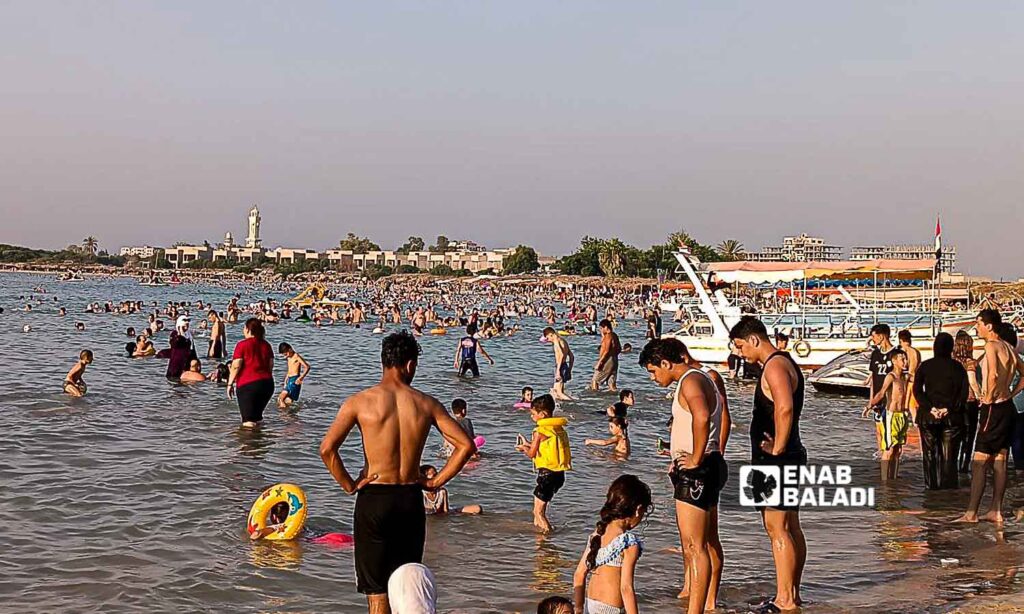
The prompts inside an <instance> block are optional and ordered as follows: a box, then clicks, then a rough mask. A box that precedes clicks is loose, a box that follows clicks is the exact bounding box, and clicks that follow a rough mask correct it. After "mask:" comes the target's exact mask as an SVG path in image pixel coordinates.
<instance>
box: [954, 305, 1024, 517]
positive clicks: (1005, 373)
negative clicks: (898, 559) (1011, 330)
mask: <svg viewBox="0 0 1024 614" xmlns="http://www.w3.org/2000/svg"><path fill="white" fill-rule="evenodd" d="M975 324H976V326H977V329H978V336H980V337H981V338H982V339H984V340H985V356H984V357H983V358H982V364H981V371H982V375H983V381H984V385H983V386H982V395H981V399H980V401H981V409H980V411H979V413H978V434H977V438H976V439H975V442H974V463H973V467H972V469H971V498H970V500H969V501H968V503H967V512H966V513H964V515H963V516H961V517H960V518H957V519H956V520H955V521H954V522H978V520H979V518H978V508H979V507H980V506H981V497H982V495H984V494H985V481H986V479H985V478H986V474H987V473H988V468H989V466H991V467H992V470H993V472H994V473H995V479H994V480H993V482H994V483H993V485H992V506H991V507H990V509H989V511H988V513H987V514H985V515H984V516H982V517H981V518H980V520H989V521H992V522H995V523H997V524H1001V523H1002V522H1003V494H1004V493H1005V492H1006V459H1007V452H1008V451H1009V448H1010V442H1011V441H1012V440H1013V433H1014V421H1015V420H1016V419H1017V409H1016V408H1015V407H1014V405H1013V397H1015V396H1017V395H1018V394H1020V392H1021V390H1024V363H1022V362H1021V360H1020V358H1018V357H1017V352H1016V349H1015V348H1013V347H1011V346H1010V344H1008V343H1006V342H1005V341H1003V340H1002V339H1001V338H1000V337H999V328H1000V327H1001V326H1002V325H1003V318H1002V316H1001V315H1000V314H999V312H998V311H996V310H995V309H982V310H981V312H980V313H979V314H978V319H977V320H976V321H975ZM1014 373H1020V375H1021V380H1020V381H1019V382H1018V383H1017V387H1016V388H1014V389H1013V390H1012V391H1011V390H1010V383H1011V382H1012V381H1013V374H1014Z"/></svg>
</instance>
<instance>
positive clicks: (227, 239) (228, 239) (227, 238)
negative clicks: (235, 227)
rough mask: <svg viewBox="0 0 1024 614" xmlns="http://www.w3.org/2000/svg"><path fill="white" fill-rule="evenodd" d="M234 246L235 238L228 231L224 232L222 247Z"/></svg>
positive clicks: (229, 247)
mask: <svg viewBox="0 0 1024 614" xmlns="http://www.w3.org/2000/svg"><path fill="white" fill-rule="evenodd" d="M234 246H235V238H234V237H232V236H231V233H230V232H226V233H224V249H231V248H233V247H234Z"/></svg>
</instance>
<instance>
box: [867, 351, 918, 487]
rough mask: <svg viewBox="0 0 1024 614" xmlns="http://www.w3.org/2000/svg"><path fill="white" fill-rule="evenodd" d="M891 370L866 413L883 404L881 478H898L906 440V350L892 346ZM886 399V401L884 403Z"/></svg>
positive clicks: (879, 424) (879, 433)
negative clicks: (895, 348)
mask: <svg viewBox="0 0 1024 614" xmlns="http://www.w3.org/2000/svg"><path fill="white" fill-rule="evenodd" d="M891 360H892V371H890V372H889V374H888V375H886V376H885V380H884V381H883V382H882V387H881V388H879V389H878V391H877V392H875V396H873V397H871V400H870V402H869V403H868V407H867V409H865V410H864V413H865V414H867V412H868V411H869V410H872V409H874V410H875V411H878V409H877V408H878V407H882V409H881V416H879V419H878V421H877V422H875V424H876V425H878V441H879V444H880V447H881V453H882V457H881V471H882V481H883V482H884V481H887V480H895V479H896V478H897V476H898V474H899V470H900V456H901V455H902V453H903V445H904V444H905V443H907V428H908V426H909V416H908V412H907V404H906V400H907V387H908V383H907V375H906V373H905V371H906V368H907V362H908V361H907V354H906V352H904V351H903V350H893V351H892V354H891ZM883 399H884V400H885V404H884V405H883V404H882V401H883Z"/></svg>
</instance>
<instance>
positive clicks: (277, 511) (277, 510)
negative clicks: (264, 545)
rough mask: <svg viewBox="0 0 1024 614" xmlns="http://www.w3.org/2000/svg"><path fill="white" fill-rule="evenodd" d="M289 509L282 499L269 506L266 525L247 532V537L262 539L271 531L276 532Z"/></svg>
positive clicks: (286, 516)
mask: <svg viewBox="0 0 1024 614" xmlns="http://www.w3.org/2000/svg"><path fill="white" fill-rule="evenodd" d="M289 510H290V508H289V507H288V504H287V503H285V502H284V501H282V502H280V503H278V504H276V505H274V506H273V507H271V508H270V518H269V519H268V522H267V526H265V527H263V528H262V529H258V530H256V531H253V532H252V533H249V539H251V540H253V541H256V540H257V539H263V538H264V537H266V536H268V535H270V534H272V533H276V532H277V530H278V529H280V528H281V525H282V524H284V521H285V520H286V519H287V518H288V512H289Z"/></svg>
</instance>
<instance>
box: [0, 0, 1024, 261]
mask: <svg viewBox="0 0 1024 614" xmlns="http://www.w3.org/2000/svg"><path fill="white" fill-rule="evenodd" d="M1022 31H1024V3H1020V2H985V3H981V4H976V3H965V2H942V1H937V0H934V1H929V2H892V1H889V2H869V1H861V2H847V3H837V2H821V1H805V2H783V1H776V2H756V1H753V0H751V1H749V2H742V3H739V2H727V1H723V0H713V1H705V2H682V1H674V2H598V1H593V0H591V1H580V2H568V1H561V2H550V1H544V2H523V1H517V2H481V1H467V2H340V1H337V2H227V1H218V2H183V1H174V2H171V1H167V2H162V3H153V2H141V1H137V0H133V1H124V2H114V1H104V2H49V1H43V0H25V1H20V0H14V1H8V2H4V3H3V4H0V129H2V142H3V146H2V147H0V215H2V216H3V220H4V223H3V224H0V242H10V243H18V244H27V245H35V246H62V245H65V244H67V243H70V242H79V241H80V240H81V239H82V237H84V236H85V235H87V234H92V235H95V236H97V237H98V238H99V239H100V241H101V246H102V247H107V248H109V249H116V248H117V247H118V246H120V245H123V244H127V243H133V244H134V243H139V244H141V243H150V244H169V243H171V242H173V241H175V240H186V241H197V242H198V241H202V240H203V239H208V240H210V241H211V242H213V241H217V240H219V238H220V237H222V236H223V233H224V231H226V230H231V231H232V232H233V233H234V234H235V236H236V238H237V237H241V236H242V235H244V224H245V214H246V211H247V209H248V207H249V206H250V205H251V204H252V203H253V202H258V203H259V204H260V207H261V209H262V210H263V217H264V229H263V234H264V238H265V240H266V242H267V243H269V244H270V245H286V246H293V247H316V248H323V247H327V246H329V245H332V244H335V243H336V242H337V240H338V238H340V237H341V236H343V235H344V234H345V233H346V232H349V231H352V232H356V233H358V234H363V235H369V236H370V237H372V238H374V239H375V240H376V241H377V242H379V243H381V244H382V245H384V246H385V247H394V246H397V245H399V244H400V243H402V242H403V241H404V239H405V237H407V236H408V235H410V234H415V235H422V236H424V237H425V238H427V240H428V242H430V241H431V240H432V238H433V237H434V236H436V235H437V234H439V233H445V234H447V235H448V236H449V237H453V238H456V237H465V238H474V239H476V240H478V241H480V242H483V243H485V244H488V245H492V246H502V245H509V244H517V243H528V244H533V245H535V246H536V247H537V248H538V249H539V250H541V251H542V252H545V253H554V254H561V253H565V252H567V251H570V250H571V249H572V248H573V247H574V245H575V244H576V243H577V241H578V239H579V237H580V236H582V235H584V234H593V235H600V236H613V235H614V236H619V237H621V238H622V239H623V240H626V241H629V242H632V243H634V244H637V245H640V246H646V245H650V244H651V243H654V242H660V241H661V240H662V239H663V238H664V236H665V235H667V234H668V233H669V232H670V231H672V230H676V229H679V228H686V229H687V230H688V231H689V232H690V233H691V234H693V235H694V236H696V237H697V238H698V239H699V240H701V241H703V242H706V243H717V242H718V241H719V240H721V239H724V238H736V239H739V240H740V241H742V242H743V243H744V244H745V245H746V246H747V247H748V248H754V249H756V248H758V247H760V246H761V245H762V244H764V243H775V242H778V241H779V239H780V237H781V235H782V234H792V233H799V232H801V231H803V232H808V233H812V234H818V235H822V236H824V237H825V238H826V239H828V240H829V241H830V242H832V243H837V244H840V245H845V246H850V245H853V244H864V243H869V244H870V243H882V242H891V241H908V242H909V241H914V242H925V243H927V242H930V241H931V240H932V232H933V228H934V223H935V215H936V213H941V214H942V216H943V230H944V234H945V238H946V241H947V243H955V244H957V245H958V246H959V248H960V252H961V268H962V269H963V268H966V269H968V270H969V271H971V272H975V273H984V274H994V275H1006V276H1011V275H1012V276H1014V277H1016V276H1017V275H1019V274H1024V266H1022V265H1021V263H1024V240H1022V238H1021V223H1022V221H1024V213H1022V210H1024V208H1022V206H1021V198H1022V192H1024V190H1022V188H1024V172H1022V168H1021V161H1022V159H1024V158H1022V155H1021V154H1022V151H1021V150H1022V148H1024V113H1022V111H1021V109H1024V79H1022V77H1021V70H1020V68H1021V64H1022V60H1024V36H1021V32H1022Z"/></svg>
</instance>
